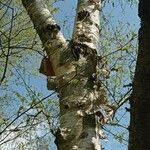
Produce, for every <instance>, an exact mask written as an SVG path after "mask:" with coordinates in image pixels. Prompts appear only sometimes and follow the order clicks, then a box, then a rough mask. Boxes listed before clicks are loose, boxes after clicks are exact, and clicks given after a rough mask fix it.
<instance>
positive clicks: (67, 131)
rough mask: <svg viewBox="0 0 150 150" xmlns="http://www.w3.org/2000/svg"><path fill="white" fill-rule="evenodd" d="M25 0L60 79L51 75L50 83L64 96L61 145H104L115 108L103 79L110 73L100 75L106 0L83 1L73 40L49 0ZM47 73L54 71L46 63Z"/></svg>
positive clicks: (81, 149)
mask: <svg viewBox="0 0 150 150" xmlns="http://www.w3.org/2000/svg"><path fill="white" fill-rule="evenodd" d="M22 1H23V5H24V6H25V8H26V9H27V11H28V13H29V16H30V17H31V19H32V21H33V23H34V26H35V29H36V30H37V32H38V34H39V36H40V38H41V41H42V43H43V45H44V48H45V50H46V52H47V54H48V55H49V58H50V61H51V63H52V65H50V66H52V67H53V68H52V69H53V71H54V73H55V75H56V78H55V77H53V78H52V77H48V88H50V89H53V90H57V91H58V92H59V98H60V104H59V105H60V127H59V129H58V130H57V132H56V140H55V143H56V145H57V148H58V150H87V149H89V150H101V146H100V141H99V139H102V138H104V137H105V136H104V134H103V131H102V129H101V127H102V125H104V124H105V123H106V122H108V121H109V120H110V118H111V115H112V109H111V107H110V106H109V105H108V104H107V100H106V93H105V90H104V88H103V87H102V85H101V81H99V80H100V78H101V79H104V78H105V77H104V76H103V74H100V72H101V70H100V69H99V62H98V61H99V57H98V55H97V51H96V50H97V49H98V41H99V26H100V25H99V17H100V16H99V10H100V0H79V1H78V6H77V14H76V20H75V26H74V32H73V37H72V40H71V41H70V42H69V43H67V42H66V40H65V39H64V37H63V35H62V33H61V32H60V27H59V26H58V25H57V24H56V22H55V21H54V20H53V18H52V16H51V15H50V12H49V11H48V9H47V7H46V6H45V4H44V3H43V0H32V1H31V0H22ZM101 65H102V64H101ZM102 66H103V65H102ZM46 68H47V65H46ZM42 72H43V73H45V72H46V73H45V74H49V72H47V70H46V71H45V68H44V70H43V71H42ZM99 76H100V78H99ZM65 83H68V84H65ZM64 84H65V86H63V87H62V88H61V89H59V87H60V86H62V85H64Z"/></svg>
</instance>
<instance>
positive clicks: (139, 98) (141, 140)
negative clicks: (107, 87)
mask: <svg viewBox="0 0 150 150" xmlns="http://www.w3.org/2000/svg"><path fill="white" fill-rule="evenodd" d="M139 17H140V19H141V27H140V29H139V52H138V58H137V64H136V71H135V77H134V82H133V93H132V98H131V102H130V103H131V123H130V128H129V129H130V130H129V131H130V135H129V150H149V149H150V2H149V0H145V1H143V0H140V2H139Z"/></svg>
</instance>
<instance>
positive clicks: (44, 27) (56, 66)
mask: <svg viewBox="0 0 150 150" xmlns="http://www.w3.org/2000/svg"><path fill="white" fill-rule="evenodd" d="M22 3H23V6H24V7H25V8H26V10H27V12H28V15H29V16H30V18H31V20H32V22H33V24H34V28H35V29H36V31H37V33H38V35H39V37H40V39H41V41H42V44H43V47H44V50H45V51H46V52H47V55H48V58H49V59H50V62H51V66H52V67H53V70H54V72H55V75H56V76H62V75H63V74H66V72H67V73H69V72H72V71H74V67H73V65H71V64H70V63H66V64H65V67H64V66H63V65H60V63H59V59H60V53H61V52H63V51H64V50H65V49H67V48H68V43H67V42H66V40H65V38H64V36H63V34H62V33H61V32H60V27H59V25H58V24H57V23H56V22H55V20H54V19H53V17H52V15H51V13H50V11H49V10H48V8H47V6H46V5H45V3H44V1H43V0H22ZM42 71H43V70H41V72H42ZM52 74H53V73H52Z"/></svg>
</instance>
